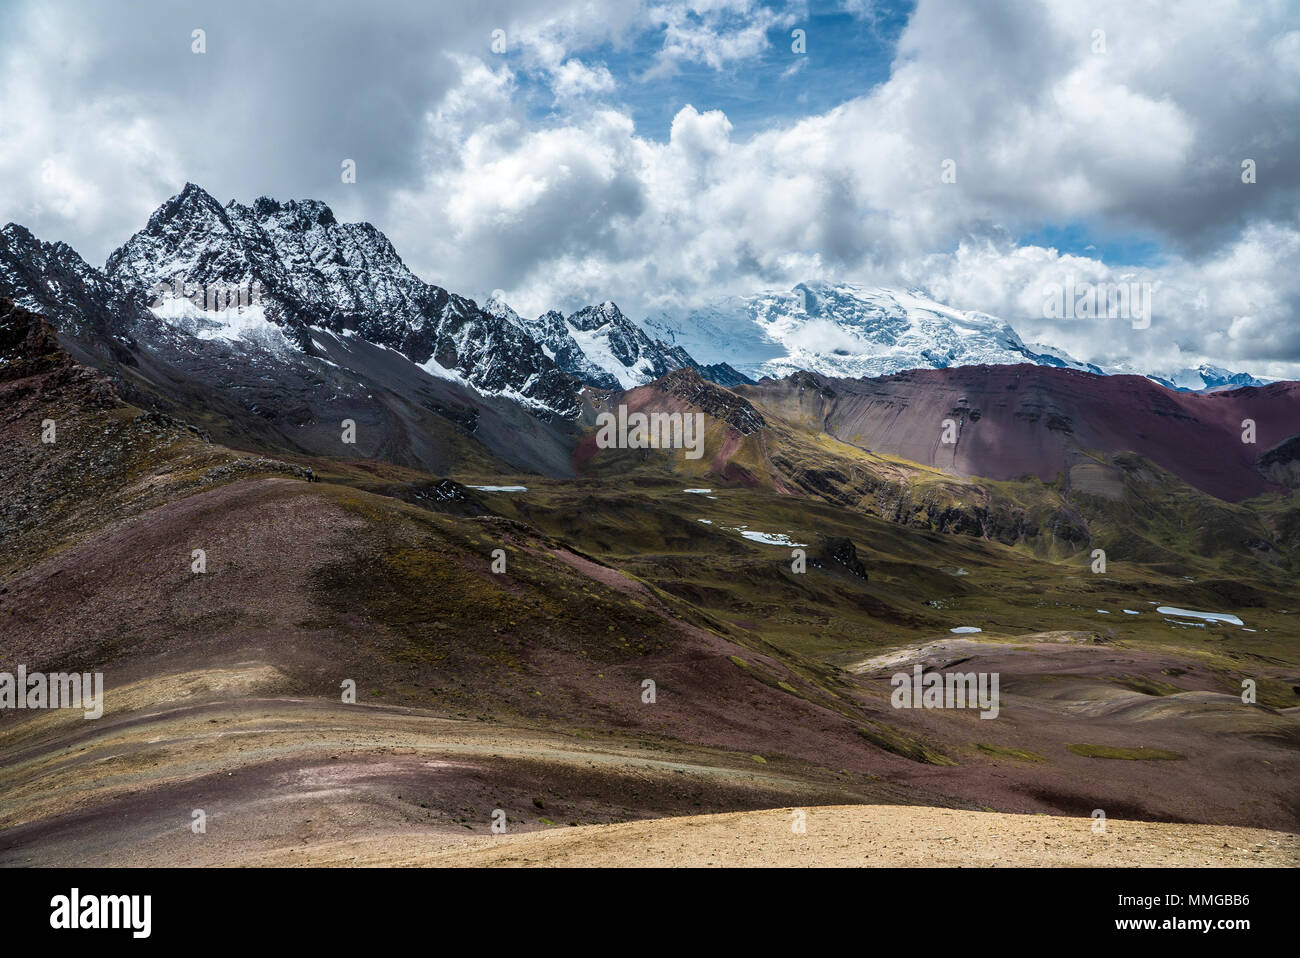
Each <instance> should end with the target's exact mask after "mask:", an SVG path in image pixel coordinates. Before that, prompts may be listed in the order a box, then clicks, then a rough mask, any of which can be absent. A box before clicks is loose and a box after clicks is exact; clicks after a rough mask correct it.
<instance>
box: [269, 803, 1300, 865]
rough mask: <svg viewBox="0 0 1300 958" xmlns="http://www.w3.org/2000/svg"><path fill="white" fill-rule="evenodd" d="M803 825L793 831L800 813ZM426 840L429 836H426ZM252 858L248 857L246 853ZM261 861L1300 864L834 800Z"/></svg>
mask: <svg viewBox="0 0 1300 958" xmlns="http://www.w3.org/2000/svg"><path fill="white" fill-rule="evenodd" d="M797 811H801V812H802V813H803V815H804V824H805V829H806V830H805V831H804V832H803V833H802V834H799V833H797V832H795V831H794V829H793V826H794V823H795V813H796V812H797ZM422 846H423V847H422ZM250 864H251V863H250ZM259 864H275V865H289V864H295V865H351V866H355V865H389V866H391V865H397V866H440V867H530V866H531V867H538V866H540V867H600V868H611V867H629V866H631V867H636V866H642V867H682V866H687V867H710V866H713V867H817V866H821V867H825V866H841V867H864V866H866V867H874V866H892V867H1000V866H1034V867H1054V866H1172V867H1206V866H1227V867H1241V866H1263V867H1295V866H1297V865H1300V835H1293V834H1289V833H1286V832H1273V831H1265V830H1262V829H1253V828H1239V827H1233V826H1212V825H1174V824H1157V823H1150V822H1130V821H1109V822H1107V823H1106V830H1105V833H1104V834H1098V833H1095V832H1094V831H1093V822H1092V820H1090V819H1078V818H1062V817H1056V816H1048V815H1007V814H1001V813H992V812H969V811H957V810H952V809H943V808H924V807H917V806H906V805H835V806H822V807H817V808H808V809H793V808H781V809H769V810H765V811H759V812H734V813H726V814H720V815H695V816H688V817H680V818H663V819H655V820H650V821H638V822H627V823H621V824H615V825H584V826H579V827H574V828H564V827H557V828H554V829H551V830H548V831H541V832H529V833H526V834H519V835H497V836H491V837H487V836H483V837H476V838H470V839H463V840H456V841H453V842H451V843H449V842H448V840H447V836H446V835H442V834H429V835H426V836H419V835H410V834H406V835H402V836H394V838H393V839H391V840H384V839H375V838H368V839H364V840H358V841H348V842H339V843H335V844H330V845H318V846H314V847H312V848H310V849H306V850H301V851H297V852H295V853H292V854H286V855H284V856H279V855H276V856H271V857H269V858H266V859H263V860H262V861H260V862H259Z"/></svg>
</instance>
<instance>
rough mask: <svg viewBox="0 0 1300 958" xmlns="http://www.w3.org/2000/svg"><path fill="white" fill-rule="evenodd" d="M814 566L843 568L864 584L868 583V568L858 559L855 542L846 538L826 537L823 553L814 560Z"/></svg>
mask: <svg viewBox="0 0 1300 958" xmlns="http://www.w3.org/2000/svg"><path fill="white" fill-rule="evenodd" d="M813 565H815V566H816V567H817V568H819V569H823V568H837V567H838V568H842V569H844V570H846V571H847V572H849V573H850V574H851V575H854V576H857V577H858V578H859V579H861V580H862V581H863V582H866V581H867V567H866V566H864V565H863V564H862V560H861V559H859V558H858V550H857V547H856V546H855V545H854V544H853V540H852V539H849V538H847V537H845V536H827V537H825V538H824V539H823V541H822V548H821V552H820V553H819V554H818V555H817V556H815V557H814V559H813Z"/></svg>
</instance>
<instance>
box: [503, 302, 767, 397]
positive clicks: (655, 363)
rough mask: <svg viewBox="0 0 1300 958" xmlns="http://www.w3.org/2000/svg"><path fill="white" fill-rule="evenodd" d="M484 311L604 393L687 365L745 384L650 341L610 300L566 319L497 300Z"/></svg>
mask: <svg viewBox="0 0 1300 958" xmlns="http://www.w3.org/2000/svg"><path fill="white" fill-rule="evenodd" d="M483 309H484V311H485V312H489V313H492V314H493V315H494V316H499V317H501V318H502V319H505V320H507V321H509V322H512V323H514V324H516V325H518V326H520V327H521V328H523V329H525V330H527V331H528V333H529V335H531V336H532V337H533V338H534V339H535V340H537V342H538V343H539V344H540V345H541V347H542V349H543V350H544V351H545V353H546V355H547V356H549V357H550V358H551V359H553V360H554V361H555V363H556V365H558V366H559V367H560V368H561V369H563V370H564V371H565V372H567V373H568V374H569V375H571V376H573V377H574V378H576V379H579V380H581V381H582V382H584V383H587V384H588V385H591V386H595V387H597V388H599V389H632V388H634V387H636V386H641V385H644V384H646V383H648V382H653V381H654V380H656V379H659V378H660V377H661V376H664V375H666V374H667V373H669V372H672V371H673V370H674V369H681V368H683V367H687V366H689V367H691V368H692V369H695V370H697V371H698V372H700V373H701V374H702V375H704V376H705V377H706V378H708V379H711V380H713V381H714V382H716V383H718V384H719V385H723V386H734V385H738V384H739V383H742V382H745V381H746V378H745V377H744V376H742V375H740V374H739V373H737V372H736V371H735V370H734V369H731V368H730V367H728V366H726V365H725V364H716V365H713V366H703V365H701V364H699V363H698V362H696V360H695V359H694V358H693V357H692V356H691V354H690V353H689V352H687V351H686V350H685V349H683V348H682V347H681V346H667V345H665V344H664V343H663V342H661V341H660V340H657V339H651V338H650V337H649V336H647V335H646V334H645V332H644V330H642V329H641V328H640V327H639V326H637V325H636V323H634V322H632V321H631V320H630V319H628V318H627V317H626V316H625V315H624V314H623V311H622V310H620V309H619V308H618V306H617V305H615V304H614V303H613V302H611V301H609V300H606V301H605V302H603V303H601V304H600V305H598V306H585V307H583V308H582V309H580V310H578V311H577V312H575V313H573V314H572V315H570V316H568V317H567V318H566V317H565V316H563V315H562V314H561V313H560V312H558V311H557V310H549V311H548V312H545V313H543V314H542V315H540V316H538V317H537V318H536V319H524V318H522V317H521V316H520V315H519V314H518V313H516V312H515V311H514V310H513V309H511V308H510V306H509V305H507V304H506V303H505V302H503V301H502V300H500V299H499V298H496V297H492V298H490V299H489V300H488V302H487V303H486V304H485V305H484V307H483Z"/></svg>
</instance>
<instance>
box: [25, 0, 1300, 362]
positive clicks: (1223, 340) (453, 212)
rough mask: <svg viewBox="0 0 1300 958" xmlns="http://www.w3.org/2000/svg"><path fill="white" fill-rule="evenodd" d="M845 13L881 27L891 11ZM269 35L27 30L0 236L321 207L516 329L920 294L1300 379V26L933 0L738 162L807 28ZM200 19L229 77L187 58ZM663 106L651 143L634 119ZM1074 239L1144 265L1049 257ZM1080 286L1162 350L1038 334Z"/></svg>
mask: <svg viewBox="0 0 1300 958" xmlns="http://www.w3.org/2000/svg"><path fill="white" fill-rule="evenodd" d="M849 7H850V8H851V12H854V13H857V14H858V15H860V16H862V17H863V18H864V19H865V20H866V21H869V22H868V23H867V24H864V27H863V28H864V29H869V28H870V22H874V21H875V20H876V19H877V18H879V17H881V16H885V15H886V14H887V13H888V11H883V10H882V8H881V5H880V4H878V3H857V4H850V5H849ZM137 8H138V9H137ZM252 9H253V7H252V6H251V5H247V6H244V5H237V6H235V7H234V8H231V12H230V13H228V14H226V13H223V14H221V15H219V16H218V15H216V14H213V13H211V12H202V13H200V12H198V11H199V8H197V7H188V6H184V5H181V6H176V5H170V4H162V3H144V4H139V5H133V6H132V8H131V13H130V14H129V15H128V14H122V13H120V12H104V8H101V7H99V6H98V5H91V4H86V5H81V4H65V5H64V7H63V8H62V9H59V10H56V11H55V12H53V13H49V12H45V11H46V10H47V8H46V7H36V6H25V7H23V8H22V10H21V11H20V13H14V12H12V11H11V12H9V13H6V14H3V16H4V17H6V22H5V23H4V24H3V26H5V27H6V28H7V29H5V31H4V36H5V37H6V39H5V40H4V41H0V80H2V81H3V87H0V89H3V93H0V175H3V176H4V177H5V179H6V182H7V183H9V184H10V186H11V188H10V189H8V190H6V191H4V193H3V194H0V221H3V220H6V219H17V220H19V221H23V222H26V224H27V225H29V226H31V227H32V228H33V229H34V230H35V231H36V232H37V233H38V235H41V236H43V237H46V238H62V239H67V240H69V241H72V242H73V244H74V245H76V246H78V248H83V249H84V247H89V249H84V251H86V252H87V253H88V254H89V255H91V258H92V259H94V258H99V259H102V258H103V256H104V255H105V254H106V253H107V252H108V250H109V249H111V248H112V246H114V245H116V244H117V243H120V242H121V241H122V240H123V239H124V238H125V237H126V236H127V235H128V234H129V233H130V232H131V231H133V230H134V229H136V228H138V227H139V225H140V224H141V223H142V222H143V219H144V217H145V216H147V214H148V212H149V211H150V210H151V209H152V208H153V207H154V206H156V205H157V203H158V202H159V201H160V200H161V199H163V198H164V197H165V196H166V195H168V194H169V193H171V192H174V191H175V189H176V188H178V187H179V185H180V183H181V182H183V181H184V180H185V179H192V180H195V181H196V182H200V183H203V184H204V185H206V186H208V188H209V189H211V190H212V191H213V192H215V193H216V194H217V195H218V196H220V197H221V198H223V199H224V198H226V197H227V196H237V197H240V198H241V199H249V198H251V197H253V196H256V195H258V194H261V193H269V194H272V195H279V196H281V197H288V196H313V197H316V198H319V199H323V200H325V201H327V202H330V203H331V204H332V205H334V206H335V207H336V210H337V212H338V213H339V215H340V216H341V217H344V218H364V219H369V220H371V221H372V222H374V223H376V225H378V226H379V227H380V228H381V229H383V230H385V232H387V233H388V234H389V235H390V237H391V238H392V239H393V241H394V243H395V245H396V246H397V248H398V249H399V250H400V251H401V252H402V254H403V256H404V257H405V258H406V259H407V261H408V263H409V264H410V265H411V266H412V268H414V269H416V271H417V272H419V273H421V275H424V276H425V277H426V278H428V279H429V280H431V281H434V282H438V283H440V284H442V285H445V286H448V287H450V288H452V289H455V290H457V291H461V292H465V293H467V294H470V295H476V296H479V297H482V296H483V295H485V294H486V293H487V292H488V291H489V290H493V289H497V288H500V289H503V290H505V291H506V294H507V298H508V300H509V301H510V302H511V304H512V305H514V306H515V307H516V308H517V309H519V310H520V311H522V312H540V311H541V310H543V309H545V308H550V307H563V308H571V307H576V306H578V305H581V304H582V303H584V302H589V301H599V300H603V299H607V298H613V299H615V300H616V301H618V302H619V304H620V306H623V307H624V308H625V309H626V310H628V311H629V312H630V313H632V314H633V315H637V314H642V313H648V312H650V311H652V310H655V309H658V308H661V307H664V306H673V305H679V304H682V303H688V302H697V301H701V300H703V299H706V298H709V297H712V296H715V295H722V294H729V293H748V292H752V291H754V290H755V289H756V288H762V287H782V288H789V287H791V286H793V285H794V284H795V283H797V282H800V281H805V280H814V279H833V280H847V281H857V282H865V283H876V284H882V285H905V286H918V287H921V288H924V289H926V290H928V291H930V292H931V293H932V294H934V295H936V296H939V297H941V298H945V299H947V300H949V301H950V302H952V303H953V305H956V306H960V307H965V308H973V309H981V310H984V311H987V312H990V313H993V314H995V315H999V316H1001V317H1003V318H1005V319H1006V320H1008V321H1009V322H1011V323H1012V324H1013V325H1015V326H1016V327H1017V328H1018V329H1019V330H1020V331H1021V332H1022V334H1023V335H1024V336H1025V338H1026V339H1034V338H1039V339H1042V340H1045V341H1047V342H1051V343H1053V344H1054V345H1059V346H1061V347H1063V348H1066V349H1068V350H1069V351H1070V352H1072V353H1074V354H1076V355H1077V356H1079V357H1080V358H1084V359H1091V360H1094V361H1106V362H1110V361H1116V362H1118V361H1127V360H1132V361H1135V362H1136V361H1138V360H1141V361H1143V362H1146V361H1148V360H1149V361H1150V362H1153V363H1154V362H1156V361H1159V364H1160V365H1161V366H1162V367H1163V366H1168V365H1169V364H1170V363H1169V361H1170V360H1171V359H1183V358H1186V357H1197V359H1198V361H1199V359H1209V360H1211V361H1214V362H1216V363H1220V364H1223V365H1232V364H1233V363H1237V364H1238V365H1247V366H1250V367H1251V368H1252V369H1253V370H1254V371H1257V372H1268V371H1272V373H1273V374H1275V375H1282V374H1289V375H1296V374H1297V373H1300V336H1298V335H1297V333H1296V332H1294V331H1293V330H1294V329H1295V328H1296V327H1295V316H1296V307H1297V306H1298V305H1300V288H1298V284H1300V281H1298V280H1297V279H1296V277H1297V276H1300V269H1297V266H1300V262H1297V256H1298V254H1297V246H1298V244H1300V161H1298V160H1297V157H1300V125H1297V124H1296V123H1295V122H1294V117H1295V115H1296V108H1297V105H1298V104H1300V84H1298V83H1297V82H1296V80H1297V78H1298V77H1300V24H1298V23H1297V22H1296V21H1297V15H1296V14H1295V12H1294V8H1293V7H1289V6H1287V5H1284V4H1275V5H1258V4H1247V3H1244V2H1241V3H1238V2H1235V0H1218V2H1214V3H1201V4H1182V3H1164V4H1161V3H1151V4H1141V5H1138V4H1132V3H1128V2H1122V0H1099V2H1097V3H1092V4H1088V5H1080V4H1074V3H1068V2H1063V0H1062V2H1055V0H1054V2H1036V0H988V2H984V3H981V4H978V5H975V4H968V3H958V2H947V0H920V2H918V3H917V4H916V7H915V10H914V11H913V12H912V14H911V16H910V19H909V20H908V22H907V26H906V28H905V29H904V30H903V32H902V34H901V36H900V37H899V39H898V43H897V49H896V51H895V56H894V61H893V64H892V66H891V69H890V71H889V73H888V76H887V79H885V80H884V81H883V82H881V83H880V84H879V85H878V86H876V87H875V88H874V89H871V90H869V91H868V92H865V93H862V94H861V95H856V96H852V97H849V98H846V99H845V100H844V101H843V102H841V103H839V105H837V106H835V107H833V108H832V109H829V110H826V111H824V112H821V113H816V114H811V115H796V116H786V115H783V114H778V113H776V112H774V113H773V116H772V119H771V120H770V122H768V123H766V124H759V125H758V126H757V129H758V132H753V133H750V132H747V133H746V135H744V136H738V135H737V127H738V125H739V124H738V123H737V122H735V117H734V116H729V115H728V108H724V107H722V106H720V104H725V103H727V102H728V100H727V97H728V96H729V95H731V93H732V91H733V87H732V86H730V85H729V83H730V78H731V77H733V76H735V75H736V74H737V72H738V71H755V70H773V71H778V74H779V72H786V73H788V72H789V70H790V64H789V63H788V62H787V61H786V59H784V58H779V62H778V61H777V60H772V61H771V62H769V60H768V59H765V52H769V47H770V44H771V42H772V41H771V40H769V34H770V35H771V37H773V38H779V36H780V33H781V32H788V29H791V28H793V26H795V25H799V26H806V28H807V29H809V30H810V31H812V34H811V35H810V41H815V40H816V35H815V31H816V30H817V29H819V27H818V23H819V21H818V20H817V19H816V18H815V17H810V15H809V13H808V10H807V9H805V8H804V6H803V5H802V4H791V5H785V6H782V5H778V4H768V3H757V2H751V0H716V2H710V0H697V2H689V3H688V2H684V0H669V2H648V3H637V2H634V0H538V2H536V3H533V2H525V0H517V2H512V0H502V3H500V4H499V5H497V6H495V7H493V8H491V9H490V10H489V11H488V12H486V13H485V12H484V11H483V9H481V8H474V7H473V6H472V5H454V6H449V7H448V8H447V10H446V11H445V12H444V13H440V15H439V17H438V18H431V17H428V16H427V12H426V11H425V9H424V5H423V4H420V3H416V2H414V0H412V2H411V3H409V4H407V3H392V4H385V5H381V6H380V7H379V8H376V7H375V6H374V5H364V6H363V7H360V8H354V7H353V5H351V4H345V3H338V4H337V5H336V6H333V7H331V8H330V10H329V13H330V16H325V15H321V16H318V17H312V18H309V22H304V20H303V18H301V17H297V16H291V15H289V14H287V13H280V12H277V11H276V8H273V9H272V12H271V13H269V14H265V16H267V17H269V18H270V20H269V21H268V22H267V23H265V24H264V26H263V27H260V28H259V30H257V31H253V32H247V31H245V32H239V31H238V29H237V27H238V24H239V23H241V22H243V21H242V20H241V19H240V18H241V17H248V16H251V11H252ZM73 12H75V16H73ZM69 20H75V22H77V23H78V24H79V29H77V30H75V31H71V32H70V31H68V30H66V29H65V26H64V25H65V24H66V23H67V22H69ZM200 21H202V22H206V23H208V29H209V37H208V49H209V53H208V54H206V59H205V57H199V56H194V55H192V54H190V52H189V36H190V30H191V29H192V28H193V27H194V26H196V25H199V24H200ZM494 29H501V30H504V31H505V33H506V36H507V38H508V46H507V52H506V54H504V55H500V56H498V55H495V54H494V53H493V52H492V50H491V47H490V43H491V35H492V31H493V30H494ZM837 29H843V27H842V26H841V27H837ZM65 34H66V35H65ZM1099 40H1100V42H1099ZM831 47H832V45H828V44H818V43H816V42H810V46H809V50H810V53H809V54H808V56H807V57H800V58H798V61H799V64H800V65H801V64H803V63H806V62H811V60H810V58H812V57H814V56H823V55H824V56H831V55H833V50H831ZM827 51H830V52H827ZM840 55H843V54H840ZM647 65H649V68H648V69H647V68H646V67H647ZM811 72H812V71H811V70H805V71H804V72H800V73H795V74H793V75H790V76H786V77H784V78H782V79H780V83H781V89H782V90H787V91H789V92H790V94H791V96H792V97H793V96H794V95H795V94H796V92H797V91H798V89H799V86H800V84H802V83H804V82H805V79H806V78H807V76H808V75H809V74H810V73H811ZM160 76H163V77H166V78H167V82H166V83H159V82H158V78H159V77H160ZM670 81H671V82H670ZM662 96H671V97H672V98H673V102H672V104H671V109H670V112H669V114H668V115H669V116H671V117H672V120H671V124H668V125H667V127H666V132H662V133H660V134H659V136H658V137H657V138H656V137H655V136H652V135H650V133H649V132H648V131H647V130H642V129H638V127H637V121H636V117H637V115H638V104H640V103H644V102H647V101H650V100H654V99H655V98H656V97H662ZM792 102H798V101H797V99H793V100H792ZM743 128H744V129H745V130H747V131H749V130H752V129H754V128H755V126H754V125H753V124H746V125H744V127H743ZM344 157H352V158H354V159H356V160H357V162H358V172H359V176H358V182H357V184H356V185H355V186H344V185H342V184H340V182H339V177H338V169H339V162H340V160H341V159H342V158H344ZM1245 159H1250V160H1253V161H1254V163H1255V166H1256V170H1257V181H1256V182H1254V183H1243V182H1242V176H1241V173H1242V166H1241V165H1242V161H1243V160H1245ZM946 161H951V164H947V165H946ZM946 168H947V169H951V170H953V171H954V172H955V181H954V182H945V178H944V176H943V172H944V170H945V169H946ZM949 179H952V177H949ZM1066 227H1072V228H1073V227H1078V228H1079V229H1081V230H1082V231H1083V232H1085V233H1086V234H1087V237H1088V239H1089V240H1090V241H1091V242H1092V243H1093V244H1094V245H1095V246H1096V247H1097V248H1098V249H1101V250H1106V249H1110V248H1115V246H1116V244H1118V246H1119V247H1121V248H1122V247H1123V246H1124V244H1125V243H1126V242H1128V241H1129V240H1133V239H1136V240H1138V241H1140V242H1141V243H1142V244H1144V245H1145V246H1146V247H1149V248H1150V249H1152V250H1154V253H1152V254H1151V255H1146V256H1144V258H1143V259H1142V260H1141V261H1140V262H1137V263H1124V262H1119V261H1116V260H1115V259H1114V258H1113V254H1105V255H1103V254H1100V253H1097V252H1096V251H1095V250H1092V251H1087V250H1085V251H1084V255H1074V251H1070V252H1062V251H1061V250H1059V249H1055V248H1053V247H1052V246H1050V245H1049V244H1047V243H1045V242H1043V240H1042V239H1041V238H1037V239H1036V238H1035V237H1041V236H1042V235H1044V233H1045V232H1046V233H1051V230H1052V228H1056V229H1057V230H1058V231H1059V230H1060V229H1063V228H1066ZM83 244H84V247H83ZM1065 276H1075V277H1080V278H1083V277H1087V278H1088V281H1090V282H1119V281H1121V280H1126V279H1133V280H1137V281H1142V282H1150V283H1152V284H1153V287H1155V288H1157V289H1158V293H1157V295H1156V299H1155V302H1154V306H1153V308H1154V310H1155V314H1154V316H1153V321H1152V325H1151V328H1150V329H1148V330H1141V331H1139V330H1133V329H1132V328H1131V327H1129V328H1127V329H1126V330H1117V329H1116V328H1114V326H1113V325H1111V326H1107V325H1105V324H1100V323H1082V322H1077V321H1076V322H1073V323H1059V322H1057V323H1054V322H1052V321H1050V320H1048V319H1046V318H1045V317H1044V315H1043V307H1042V298H1043V294H1042V290H1043V287H1044V286H1045V285H1050V284H1051V283H1054V282H1056V283H1059V282H1062V279H1063V277H1065ZM1139 333H1141V334H1142V335H1139Z"/></svg>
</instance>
